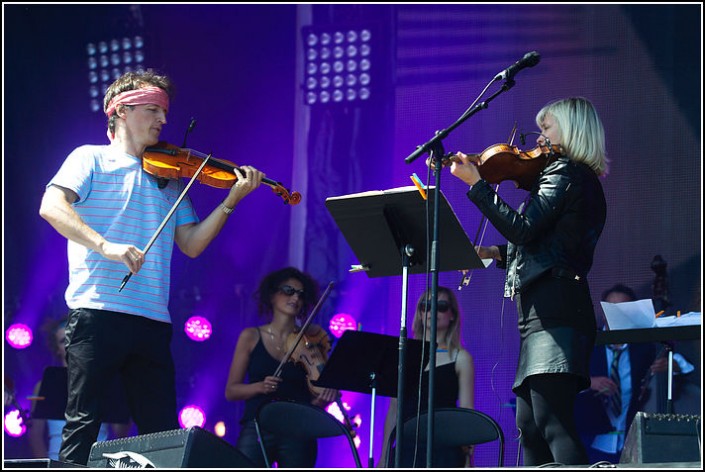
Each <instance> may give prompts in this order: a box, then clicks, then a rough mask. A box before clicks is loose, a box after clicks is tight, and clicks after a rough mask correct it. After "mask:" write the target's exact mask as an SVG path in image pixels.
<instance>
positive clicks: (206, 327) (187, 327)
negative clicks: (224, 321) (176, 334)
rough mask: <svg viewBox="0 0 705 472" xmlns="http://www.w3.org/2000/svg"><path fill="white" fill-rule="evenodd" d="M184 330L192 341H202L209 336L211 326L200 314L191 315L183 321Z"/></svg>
mask: <svg viewBox="0 0 705 472" xmlns="http://www.w3.org/2000/svg"><path fill="white" fill-rule="evenodd" d="M184 332H185V333H186V336H188V337H189V338H191V339H192V340H193V341H198V342H203V341H207V340H208V338H210V337H211V334H212V333H213V326H212V325H211V322H210V321H208V320H207V319H206V318H204V317H202V316H192V317H191V318H189V319H188V320H186V323H184Z"/></svg>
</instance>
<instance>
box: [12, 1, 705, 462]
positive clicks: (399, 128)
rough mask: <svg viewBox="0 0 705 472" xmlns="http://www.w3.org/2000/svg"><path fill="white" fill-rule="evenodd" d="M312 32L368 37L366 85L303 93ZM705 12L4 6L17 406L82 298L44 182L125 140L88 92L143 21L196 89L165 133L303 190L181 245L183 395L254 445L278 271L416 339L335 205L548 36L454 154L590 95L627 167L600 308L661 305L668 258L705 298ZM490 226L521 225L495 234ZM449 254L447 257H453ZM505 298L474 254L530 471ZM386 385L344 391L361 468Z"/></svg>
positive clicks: (478, 325) (615, 163)
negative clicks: (234, 392)
mask: <svg viewBox="0 0 705 472" xmlns="http://www.w3.org/2000/svg"><path fill="white" fill-rule="evenodd" d="M306 25H313V26H317V27H324V26H325V27H331V28H338V27H340V28H348V27H358V26H359V27H362V26H365V27H369V28H371V29H372V31H373V37H372V48H373V51H374V54H373V56H372V57H373V61H372V62H373V64H372V72H373V82H372V84H371V85H372V96H371V98H370V100H368V101H367V102H364V103H357V104H353V103H351V104H337V105H335V106H334V105H331V106H327V107H319V106H316V107H309V106H307V105H304V103H303V99H302V85H301V79H300V75H301V73H300V69H297V67H300V64H301V62H302V61H301V60H299V59H297V58H298V57H299V56H300V55H301V54H302V53H301V52H300V49H299V47H300V45H299V46H297V41H300V40H301V38H302V35H301V27H303V26H306ZM701 26H702V6H701V5H699V4H698V5H695V4H690V5H632V6H626V5H529V4H524V5H403V4H399V5H335V6H333V5H295V4H290V5H196V4H193V5H168V4H151V5H149V4H144V5H127V4H122V5H86V6H83V5H81V6H78V5H29V4H27V5H22V4H14V5H7V4H4V5H3V58H4V64H3V79H4V83H3V261H4V263H3V299H4V300H3V301H4V306H5V312H4V326H5V327H7V326H9V325H10V324H11V323H15V322H20V323H25V324H28V325H29V326H31V327H32V328H33V329H34V330H35V343H34V344H33V345H32V346H31V347H30V348H28V349H25V350H21V351H18V350H15V349H13V348H11V347H9V344H8V343H7V342H5V343H4V345H3V349H4V356H3V359H4V361H3V370H4V372H5V374H7V375H9V376H11V377H12V379H13V380H14V383H15V386H16V391H17V397H18V399H19V402H20V404H21V405H22V406H23V407H25V408H29V401H28V400H26V398H27V396H29V395H31V392H32V389H33V387H34V384H35V383H36V382H37V381H38V380H39V379H40V378H41V373H42V370H43V368H44V366H46V365H48V364H50V363H51V362H52V361H51V357H50V355H49V353H48V352H47V350H46V348H45V347H44V345H43V342H42V336H41V334H40V332H39V327H40V326H41V324H42V323H43V322H44V321H45V320H46V319H50V318H59V317H61V316H63V315H64V314H65V312H66V307H65V305H64V302H63V291H64V289H65V286H66V283H67V265H66V249H65V246H66V243H65V240H64V239H63V238H62V237H61V236H60V235H58V233H56V231H55V230H53V229H52V228H51V227H50V226H49V225H48V224H47V223H46V222H44V221H43V220H42V219H41V218H40V217H39V216H38V209H39V202H40V199H41V196H42V192H43V189H44V186H45V184H46V182H47V181H48V180H49V179H50V178H51V176H52V175H53V174H54V173H55V172H56V170H57V169H58V167H59V165H60V164H61V162H62V161H63V160H64V158H65V156H66V155H67V154H68V153H69V152H70V151H71V150H72V149H73V148H74V147H76V146H78V145H81V144H84V143H96V144H98V143H107V139H106V137H105V117H104V116H103V115H102V114H101V113H94V112H92V111H91V110H90V108H89V96H88V85H89V84H88V78H87V77H88V75H87V74H88V69H87V55H86V49H85V45H86V43H87V42H89V41H98V40H102V39H108V40H109V39H111V38H113V37H118V38H120V37H122V36H123V35H124V34H126V33H130V32H139V33H140V34H142V35H143V36H144V38H145V56H146V60H145V65H146V66H148V67H151V68H155V69H157V70H159V71H160V72H163V73H166V74H168V75H169V76H171V77H172V79H173V80H174V82H175V84H176V87H177V91H176V93H177V94H176V97H175V99H174V100H173V102H172V107H171V110H170V113H169V116H168V121H169V123H168V125H167V126H166V127H165V129H164V131H163V133H162V138H163V139H164V140H166V141H168V142H171V143H174V144H177V145H180V144H181V143H182V141H183V138H184V133H185V131H186V128H187V126H188V124H189V120H190V118H191V117H193V118H195V119H196V120H197V125H196V128H195V129H194V130H193V132H192V133H191V134H190V136H189V138H188V147H191V148H194V149H197V150H199V151H201V152H204V153H210V152H213V153H214V156H215V157H220V158H222V159H227V160H231V161H234V162H235V163H237V164H240V165H243V164H250V165H254V166H256V167H257V168H259V169H261V170H263V171H264V172H266V173H267V175H268V176H269V177H270V178H273V179H275V180H279V181H281V182H282V183H283V184H285V185H286V186H287V187H289V188H291V189H292V190H296V191H299V192H301V194H302V195H303V201H302V203H301V204H300V205H298V206H294V207H289V206H286V205H282V202H281V199H280V198H279V197H277V196H275V195H273V194H272V193H271V192H270V190H269V189H268V188H267V187H264V186H263V188H262V190H260V191H258V192H255V193H254V194H252V195H251V196H249V197H248V198H247V199H245V200H244V201H243V202H242V204H241V205H240V206H239V207H238V208H237V211H236V213H235V214H234V215H233V217H231V218H230V221H229V222H228V223H227V225H226V227H225V228H224V230H223V232H222V234H221V235H220V236H219V237H218V238H217V239H216V240H215V241H214V243H213V244H212V245H211V246H210V247H209V248H208V249H207V250H206V252H205V253H204V254H203V255H202V256H201V257H199V258H198V259H195V260H190V259H188V258H186V257H185V256H183V255H182V254H181V253H180V252H178V251H176V252H175V259H174V264H173V279H172V298H171V310H172V318H173V322H174V341H173V352H174V356H175V361H176V365H177V371H178V378H177V380H178V394H179V404H180V406H184V405H187V404H191V403H197V404H199V405H201V406H202V407H203V408H204V409H205V412H206V415H207V423H206V425H205V428H206V429H208V430H212V428H213V426H214V424H215V423H216V422H218V421H224V422H225V424H226V427H227V432H226V435H225V439H226V440H228V441H230V442H232V443H234V442H235V441H236V439H237V434H238V427H237V420H238V419H239V416H240V414H241V412H242V405H241V404H236V403H228V402H226V401H225V399H224V395H223V391H224V387H225V380H226V377H227V372H228V367H229V364H230V360H231V357H232V353H233V350H234V347H235V343H236V340H237V336H238V334H239V333H240V331H241V330H242V329H243V328H245V327H247V326H250V325H254V324H258V323H260V322H261V321H260V320H259V319H258V318H257V315H256V312H255V305H254V303H253V300H252V296H251V295H252V293H253V292H254V290H255V288H256V285H257V283H258V281H259V280H260V278H261V277H262V276H264V275H265V274H266V273H268V272H270V271H272V270H275V269H278V268H280V267H283V266H285V265H289V264H293V265H297V266H299V267H300V268H302V269H304V270H307V271H309V272H310V273H312V274H313V275H314V276H315V277H316V279H317V280H318V281H319V283H320V284H321V286H322V287H325V285H326V284H327V283H328V282H329V281H335V282H336V290H335V291H334V292H333V294H332V295H331V297H330V299H329V301H327V303H326V305H325V307H324V308H323V309H322V310H321V313H320V314H319V316H318V318H317V320H316V322H317V323H319V324H321V325H323V326H327V324H328V321H329V319H330V318H331V317H332V316H333V314H335V313H339V312H345V313H350V314H352V315H353V316H355V317H356V318H357V320H358V322H359V323H360V326H361V329H362V330H365V331H369V332H377V333H383V334H388V335H396V336H398V335H399V329H400V317H401V313H400V311H401V297H402V284H401V277H400V276H391V277H381V278H380V277H378V278H370V277H368V276H366V275H365V274H363V273H356V274H350V273H349V272H348V269H349V268H350V265H351V264H355V263H356V262H357V261H356V258H355V256H354V254H353V252H352V251H351V250H350V247H349V246H348V244H347V243H346V241H345V239H344V238H343V236H342V235H341V234H340V231H339V230H338V228H337V227H336V225H335V223H334V221H333V220H332V218H331V215H330V213H329V212H328V210H327V209H326V208H325V206H324V202H325V199H326V198H328V197H331V196H339V195H346V194H350V193H357V192H363V191H368V190H384V189H391V188H395V187H401V186H407V185H411V180H410V179H409V176H410V175H411V174H412V173H417V174H418V175H419V176H420V177H421V178H422V179H423V180H424V182H427V181H428V180H429V176H427V173H426V169H425V166H424V164H423V161H424V159H423V158H422V159H418V160H416V161H415V162H413V163H412V164H406V163H405V162H404V158H405V157H407V156H408V155H409V154H411V153H412V152H413V151H414V150H415V148H416V146H417V145H419V144H422V143H424V142H426V141H427V140H428V139H430V138H431V137H432V136H433V133H434V132H435V131H436V130H439V129H443V128H446V127H448V126H450V125H451V124H452V123H453V122H454V121H455V120H456V119H457V118H458V117H460V115H461V114H462V113H463V111H465V110H466V109H467V108H468V107H469V106H470V104H471V103H472V102H473V100H474V99H475V98H476V97H477V96H478V95H479V94H480V92H481V91H482V90H483V88H484V87H485V85H486V84H487V83H488V82H489V81H490V80H492V78H493V77H494V76H495V75H496V74H497V73H498V72H500V71H501V70H503V69H504V68H506V67H508V66H509V65H511V64H513V63H514V62H515V61H517V60H518V59H519V58H521V57H522V56H523V55H524V54H525V53H526V52H528V51H534V50H535V51H538V52H539V53H540V54H541V62H540V63H539V64H538V65H537V66H536V67H534V68H531V69H527V70H525V71H522V72H521V73H520V74H519V75H518V76H517V77H516V85H515V86H514V88H512V89H511V90H510V91H508V92H506V93H504V94H502V95H500V96H499V98H497V99H496V100H495V101H493V102H492V103H491V104H490V105H489V107H488V108H487V109H486V110H483V111H481V112H480V113H478V114H476V115H475V116H473V117H472V118H470V119H469V120H468V121H466V122H465V123H464V124H463V125H462V126H460V127H459V128H457V129H456V130H455V131H454V132H453V133H451V135H450V136H449V137H448V138H447V139H446V140H445V142H444V144H445V148H446V150H448V151H450V150H464V151H466V152H481V151H482V150H483V149H485V148H486V147H488V146H490V145H492V144H495V143H501V142H506V140H507V137H508V136H509V133H510V130H511V128H512V126H513V125H514V123H515V122H516V123H517V127H518V130H519V131H520V132H525V133H526V132H530V131H536V126H535V124H534V116H535V114H536V112H537V111H538V110H539V109H540V108H541V106H543V105H544V104H545V103H547V102H548V101H550V100H553V99H557V98H562V97H566V96H572V95H581V96H585V97H587V98H589V99H590V100H592V101H593V102H594V103H595V105H596V107H597V109H598V111H599V113H600V114H601V118H602V120H603V122H604V124H605V128H606V132H607V149H608V155H609V157H610V159H611V171H610V174H609V175H608V176H607V177H606V178H605V179H604V180H603V184H604V187H605V191H606V195H607V199H608V219H607V226H606V228H605V232H604V233H603V236H602V238H601V240H600V243H599V245H598V247H597V253H596V257H595V264H594V267H593V270H592V272H591V274H590V280H589V282H590V284H591V287H592V291H593V296H594V300H595V303H596V304H598V303H599V297H600V294H601V292H602V291H603V290H605V289H606V288H608V287H609V286H611V285H613V284H614V283H616V282H622V283H626V284H628V285H631V286H632V287H633V288H634V289H635V290H636V292H637V294H638V295H639V296H640V297H642V298H648V297H651V291H652V287H651V284H652V281H653V279H654V272H652V270H651V268H650V264H651V261H652V259H653V257H654V256H655V255H661V256H662V257H663V258H664V259H665V260H666V262H667V263H668V275H669V282H670V297H671V302H672V305H671V308H670V310H671V311H672V312H674V311H675V310H681V311H683V312H687V311H701V301H700V296H701V284H702V282H701V280H702V279H701V274H702V254H701V246H702V218H701V214H702V175H701V162H702V123H701V113H702V107H701V104H702V98H701V87H702V75H701V59H700V58H701V57H702V51H701V44H702V36H701V32H702V29H701ZM494 90H496V89H494V88H493V89H492V90H491V91H494ZM485 98H487V97H485ZM533 138H534V137H532V136H530V137H529V142H527V145H526V148H530V147H533V144H534V139H533ZM515 144H518V143H516V142H515ZM424 157H425V156H424ZM442 189H443V192H444V194H445V196H446V198H447V199H448V201H449V202H450V203H451V205H452V207H453V208H454V210H455V212H456V214H457V215H458V218H459V220H460V221H461V223H462V225H463V227H464V229H465V231H466V232H467V234H468V235H469V237H470V238H471V240H472V239H474V237H475V233H476V231H477V228H478V225H479V224H480V214H479V212H477V210H476V209H475V207H474V206H473V205H472V204H470V203H469V202H468V201H467V200H466V198H465V195H464V194H465V191H466V188H465V186H464V185H462V184H460V182H459V181H458V180H457V179H454V178H452V176H450V173H448V172H443V173H442ZM500 194H501V195H502V196H503V197H504V198H505V199H506V200H507V201H508V202H509V203H510V204H512V205H513V206H514V207H516V206H517V205H518V204H519V203H520V202H521V201H522V200H523V199H524V197H525V192H523V191H521V190H516V189H514V188H513V185H512V184H511V183H509V182H505V183H503V184H502V185H501V187H500ZM223 196H224V190H220V189H215V188H211V187H207V186H204V185H200V184H199V185H195V186H194V188H193V189H192V190H191V198H192V200H193V201H194V204H195V207H196V210H197V212H198V214H199V215H200V216H201V217H205V216H206V215H207V214H208V212H210V211H211V210H212V209H213V208H214V207H215V206H216V205H217V204H218V203H219V202H220V201H221V200H222V198H223ZM442 237H443V236H442V234H441V240H442ZM483 242H484V244H494V243H501V242H503V241H502V239H501V236H499V235H498V233H497V232H496V231H494V229H493V228H491V227H490V228H488V229H487V232H486V234H485V236H484V241H483ZM453 257H454V256H453V254H448V253H441V258H442V259H443V258H453ZM399 264H400V267H401V260H400V262H399ZM460 279H461V275H460V273H458V272H455V271H450V272H443V273H441V274H440V284H441V285H446V286H450V287H456V286H457V285H458V283H459V282H460ZM425 283H426V277H425V276H424V275H420V274H419V275H412V276H411V277H410V280H409V302H410V304H411V306H412V307H413V306H414V302H415V301H416V299H417V297H418V295H419V294H420V293H421V291H422V290H423V288H424V285H425ZM502 291H503V273H502V271H499V270H497V269H495V268H494V266H492V267H490V268H488V269H485V270H476V271H475V272H474V274H473V278H472V282H471V284H470V285H469V286H468V287H466V288H464V289H463V290H462V291H460V292H458V296H459V299H460V303H461V307H462V310H463V314H464V317H463V327H462V340H463V343H464V344H465V346H466V347H467V348H468V350H469V351H470V352H471V354H472V355H473V357H474V360H475V406H476V408H477V409H479V410H481V411H483V412H485V413H487V414H489V415H491V416H492V417H494V418H495V419H497V420H498V421H499V422H500V423H501V425H502V427H503V429H504V433H505V435H506V438H507V458H506V463H507V464H508V465H512V464H514V463H516V456H517V440H516V436H517V435H516V430H515V427H514V416H513V415H514V413H513V410H512V404H513V401H514V396H513V394H512V392H511V390H510V386H511V383H512V380H513V372H514V368H515V363H516V357H517V349H518V335H517V332H516V327H515V323H516V310H515V307H514V303H513V302H511V301H509V300H506V301H503V299H502ZM598 310H599V305H598ZM192 314H199V315H202V316H206V317H208V318H210V319H211V321H212V322H213V325H214V333H213V336H212V337H211V339H210V340H209V341H207V342H204V343H195V342H192V341H190V340H188V338H187V337H186V335H185V334H184V331H183V323H184V321H185V320H186V319H187V318H188V317H189V316H190V315H192ZM412 316H413V310H412V311H410V312H409V313H408V314H407V315H406V319H407V320H408V321H409V325H410V321H411V318H412ZM409 327H410V326H409ZM696 344H699V343H693V344H692V345H691V344H684V345H683V346H680V349H681V350H682V351H683V352H685V353H686V354H687V355H688V357H689V358H690V359H691V361H692V362H694V363H695V364H696V367H697V370H696V374H695V376H696V377H697V378H696V379H695V381H696V383H697V384H698V388H699V385H700V380H701V379H700V377H701V374H700V372H701V352H700V348H699V347H697V345H696ZM698 391H699V390H698ZM370 398H371V397H370V396H369V395H366V394H358V393H354V392H344V395H343V399H344V401H346V402H347V403H349V404H350V405H351V407H352V411H351V413H352V414H360V415H361V417H362V420H363V423H362V426H361V427H360V428H359V430H358V433H359V435H360V438H361V440H362V444H361V446H360V455H361V456H362V457H363V461H364V459H365V458H366V457H367V456H368V450H369V439H370V430H369V428H370V427H369V425H370ZM700 402H701V399H700V398H697V401H696V402H695V403H697V406H696V407H691V406H689V404H686V403H682V405H683V406H682V407H679V404H678V403H676V410H677V412H679V411H678V409H679V408H681V410H682V411H680V412H692V411H685V410H692V409H693V408H695V409H697V413H699V412H700ZM386 407H387V399H386V398H385V397H383V398H381V399H379V401H378V402H377V406H376V409H375V429H374V441H373V442H374V457H375V458H378V457H379V455H380V449H381V442H382V428H383V424H384V416H385V413H386ZM25 438H26V436H25V437H22V438H12V437H10V436H8V435H7V434H5V435H4V447H3V454H4V456H5V457H6V458H25V457H28V456H29V448H28V446H27V444H26V439H25ZM492 447H493V446H489V445H488V446H484V447H482V446H481V447H479V448H478V453H477V456H476V457H477V459H476V464H477V465H478V466H489V465H491V464H492V459H493V457H494V449H492ZM328 451H330V452H328ZM336 451H337V448H336V447H331V448H325V447H322V448H321V452H320V459H319V465H320V466H331V467H340V466H350V465H352V462H350V463H344V462H341V459H336V457H337V456H341V457H345V458H347V455H345V454H343V453H340V452H339V451H337V452H336Z"/></svg>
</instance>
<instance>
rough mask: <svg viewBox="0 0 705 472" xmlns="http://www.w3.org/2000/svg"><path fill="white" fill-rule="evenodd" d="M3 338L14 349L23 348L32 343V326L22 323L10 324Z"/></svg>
mask: <svg viewBox="0 0 705 472" xmlns="http://www.w3.org/2000/svg"><path fill="white" fill-rule="evenodd" d="M5 339H6V340H7V342H8V344H9V345H10V346H12V347H14V348H15V349H25V348H28V347H29V346H31V345H32V340H33V339H34V335H33V334H32V328H30V327H29V326H27V325H26V324H23V323H15V324H13V325H10V326H9V327H8V328H7V330H6V331H5Z"/></svg>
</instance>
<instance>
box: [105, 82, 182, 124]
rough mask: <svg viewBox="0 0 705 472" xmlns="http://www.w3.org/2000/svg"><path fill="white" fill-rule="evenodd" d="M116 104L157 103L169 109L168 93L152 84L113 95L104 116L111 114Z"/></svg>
mask: <svg viewBox="0 0 705 472" xmlns="http://www.w3.org/2000/svg"><path fill="white" fill-rule="evenodd" d="M118 105H158V106H160V107H162V108H163V109H164V110H166V111H169V95H168V94H167V93H166V92H165V91H164V90H163V89H161V88H159V87H155V86H152V85H150V86H148V87H142V88H138V89H136V90H128V91H127V92H122V93H119V94H117V95H115V96H114V97H113V99H112V100H110V103H108V109H107V110H105V114H106V116H108V117H109V116H110V115H112V114H113V113H114V112H115V108H117V106H118Z"/></svg>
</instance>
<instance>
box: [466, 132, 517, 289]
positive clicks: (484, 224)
mask: <svg viewBox="0 0 705 472" xmlns="http://www.w3.org/2000/svg"><path fill="white" fill-rule="evenodd" d="M516 134H517V122H516V121H515V122H514V127H513V128H512V131H511V132H510V133H509V139H508V140H507V143H509V145H510V146H511V145H512V143H513V142H514V138H515V137H516ZM494 190H495V192H497V191H498V190H499V184H497V186H496V187H495V189H494ZM488 222H489V220H488V219H487V217H486V216H485V215H482V219H481V220H480V225H479V226H478V228H477V233H475V240H474V241H473V243H472V247H473V249H475V248H476V247H477V246H479V245H482V240H483V239H484V238H485V231H487V223H488ZM480 230H482V234H480ZM478 237H479V241H478ZM461 272H462V273H463V278H462V279H461V280H460V283H459V284H458V290H462V289H463V287H467V286H468V285H470V280H472V270H471V269H465V270H462V271H461Z"/></svg>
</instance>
